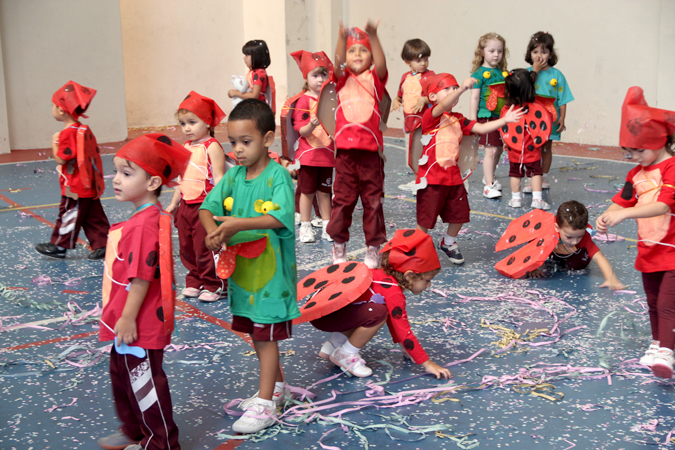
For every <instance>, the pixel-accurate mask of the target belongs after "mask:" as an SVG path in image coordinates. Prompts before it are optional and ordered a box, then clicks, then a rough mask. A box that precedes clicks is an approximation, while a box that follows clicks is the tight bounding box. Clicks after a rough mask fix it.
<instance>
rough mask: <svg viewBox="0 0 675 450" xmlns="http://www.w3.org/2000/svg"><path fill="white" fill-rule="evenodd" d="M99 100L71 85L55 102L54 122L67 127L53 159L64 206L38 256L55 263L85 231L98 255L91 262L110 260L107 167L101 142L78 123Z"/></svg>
mask: <svg viewBox="0 0 675 450" xmlns="http://www.w3.org/2000/svg"><path fill="white" fill-rule="evenodd" d="M94 95H96V90H95V89H91V88H87V87H84V86H81V85H79V84H77V83H75V82H74V81H69V82H67V83H66V84H65V85H64V86H63V87H62V88H61V89H59V90H58V91H56V92H55V93H54V95H53V96H52V116H53V117H54V119H56V120H57V121H59V122H63V125H64V129H63V130H61V131H60V132H57V133H54V136H53V137H52V153H53V155H54V159H55V160H56V162H57V163H58V164H59V165H58V167H57V171H58V172H59V184H60V185H61V205H60V206H59V216H58V218H57V219H56V225H55V226H54V231H53V232H52V238H51V241H50V242H48V243H42V244H37V245H36V246H35V251H37V252H38V253H40V254H41V255H45V256H49V257H51V258H57V259H63V258H65V257H66V250H68V249H73V248H75V245H76V243H77V236H78V235H79V234H80V228H82V229H84V234H85V235H86V236H87V239H89V245H90V246H91V248H92V250H93V251H92V252H91V253H90V254H89V255H88V256H87V259H89V260H90V261H98V260H101V259H103V258H105V245H106V236H107V235H108V229H109V228H110V223H108V218H107V217H106V215H105V212H104V211H103V205H101V200H100V199H101V194H102V193H103V189H104V188H105V184H104V182H103V164H102V163H101V156H100V154H99V149H98V145H97V144H96V138H95V137H94V135H93V134H92V132H91V130H90V129H89V127H88V126H86V125H82V124H81V123H80V122H79V120H78V119H79V118H80V117H84V118H87V116H85V115H84V112H85V111H86V110H87V108H89V104H90V103H91V100H92V99H93V98H94Z"/></svg>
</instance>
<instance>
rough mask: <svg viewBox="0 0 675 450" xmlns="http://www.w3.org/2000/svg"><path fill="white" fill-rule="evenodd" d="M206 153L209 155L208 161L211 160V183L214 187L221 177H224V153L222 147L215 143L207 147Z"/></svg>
mask: <svg viewBox="0 0 675 450" xmlns="http://www.w3.org/2000/svg"><path fill="white" fill-rule="evenodd" d="M207 152H208V153H209V159H211V174H212V175H213V183H214V186H217V185H218V183H220V180H221V178H223V175H225V152H224V151H223V147H221V145H220V144H218V143H216V142H214V143H212V144H211V145H209V148H208V149H207Z"/></svg>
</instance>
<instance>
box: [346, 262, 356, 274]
mask: <svg viewBox="0 0 675 450" xmlns="http://www.w3.org/2000/svg"><path fill="white" fill-rule="evenodd" d="M356 266H357V264H356V263H349V264H347V267H345V270H344V273H349V272H351V271H352V270H354V269H355V268H356Z"/></svg>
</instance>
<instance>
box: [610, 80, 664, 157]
mask: <svg viewBox="0 0 675 450" xmlns="http://www.w3.org/2000/svg"><path fill="white" fill-rule="evenodd" d="M673 133H675V112H673V111H667V110H665V109H658V108H651V107H650V106H648V105H647V102H646V101H645V96H644V93H643V91H642V88H640V87H637V86H633V87H632V88H630V89H628V93H627V94H626V98H625V100H624V101H623V106H622V107H621V131H620V133H619V145H620V146H621V147H628V148H639V149H645V150H661V149H662V148H663V147H664V146H665V145H666V140H667V138H668V136H669V135H671V134H673Z"/></svg>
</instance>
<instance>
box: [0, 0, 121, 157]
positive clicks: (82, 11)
mask: <svg viewBox="0 0 675 450" xmlns="http://www.w3.org/2000/svg"><path fill="white" fill-rule="evenodd" d="M0 43H1V53H0V57H1V59H2V64H1V66H2V68H3V69H4V70H3V74H4V77H0V90H2V94H0V108H3V107H4V108H3V111H2V112H0V133H2V137H1V138H0V152H1V151H2V150H3V149H4V150H7V147H6V146H5V147H4V148H3V146H2V142H3V140H4V139H6V137H7V136H9V144H10V146H11V148H12V149H24V148H42V147H47V146H49V145H50V139H51V136H52V134H53V133H54V132H56V131H58V130H59V129H60V126H59V123H57V122H56V121H55V120H54V119H53V118H52V115H51V97H52V94H53V93H54V91H56V90H57V89H58V88H60V87H61V86H63V85H64V84H65V83H66V81H68V80H70V79H72V80H75V81H77V82H78V83H81V84H83V85H85V86H89V87H92V88H94V89H97V90H98V93H97V95H96V97H95V98H94V100H93V102H92V104H91V107H90V108H89V110H88V111H87V114H88V115H89V116H90V117H91V118H90V119H85V123H87V124H89V125H90V126H91V128H92V130H93V131H94V134H95V135H96V137H97V139H98V140H99V142H106V141H114V140H122V139H124V138H126V136H127V119H126V107H125V103H124V77H123V71H122V36H121V30H120V13H119V5H118V4H117V2H112V1H110V0H88V1H82V0H58V1H46V0H21V1H17V0H0ZM3 97H4V98H5V102H3V101H2V100H3ZM4 114H7V121H6V124H3V117H4ZM4 126H6V127H7V132H5V130H4Z"/></svg>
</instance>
